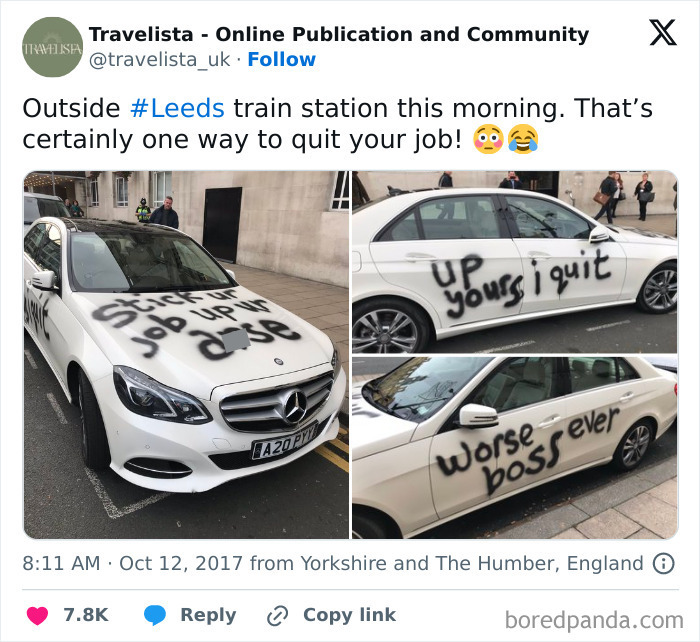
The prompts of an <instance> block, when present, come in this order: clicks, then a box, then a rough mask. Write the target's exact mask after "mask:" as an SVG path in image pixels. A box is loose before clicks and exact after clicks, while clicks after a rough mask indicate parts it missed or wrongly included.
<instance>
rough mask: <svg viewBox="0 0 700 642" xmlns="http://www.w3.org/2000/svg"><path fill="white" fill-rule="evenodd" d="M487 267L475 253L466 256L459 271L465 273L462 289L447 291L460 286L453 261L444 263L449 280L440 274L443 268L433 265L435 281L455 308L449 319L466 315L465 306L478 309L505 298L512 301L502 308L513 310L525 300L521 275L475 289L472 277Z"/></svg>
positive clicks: (488, 283) (506, 276)
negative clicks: (452, 286) (487, 303)
mask: <svg viewBox="0 0 700 642" xmlns="http://www.w3.org/2000/svg"><path fill="white" fill-rule="evenodd" d="M483 264H484V259H482V258H481V257H480V256H478V255H476V254H467V256H465V257H464V258H463V259H462V260H461V261H460V262H459V266H460V270H461V272H462V285H463V289H461V288H460V289H459V290H455V291H454V292H452V291H450V290H448V289H447V288H449V287H450V286H451V285H454V284H455V283H457V275H456V274H455V269H454V267H453V266H452V261H445V262H444V266H445V270H446V271H447V278H443V277H442V276H441V274H440V268H439V267H438V265H437V263H432V264H431V266H432V268H433V278H434V279H435V281H436V282H437V284H438V285H439V286H440V287H441V288H445V290H444V293H445V297H446V298H447V300H448V301H449V302H450V303H451V304H454V305H456V306H457V307H456V308H455V309H454V310H448V311H447V316H449V317H451V318H453V319H457V318H459V317H461V316H462V315H463V314H464V311H465V307H467V308H478V307H479V306H480V305H481V304H482V303H483V302H484V299H486V300H488V301H499V300H500V299H502V298H504V297H508V296H510V298H509V299H508V300H507V301H505V302H504V303H503V307H505V308H510V307H512V306H514V305H516V304H517V303H518V302H519V301H520V299H522V298H523V292H522V290H521V288H520V283H521V282H522V280H523V277H522V276H517V277H516V278H513V276H512V275H511V274H503V275H502V276H500V277H499V278H498V279H497V280H493V281H489V282H487V283H483V284H482V285H481V287H478V286H477V287H474V285H473V284H472V280H471V276H470V275H471V274H473V273H474V272H476V271H477V270H478V269H479V268H480V267H481V266H482V265H483Z"/></svg>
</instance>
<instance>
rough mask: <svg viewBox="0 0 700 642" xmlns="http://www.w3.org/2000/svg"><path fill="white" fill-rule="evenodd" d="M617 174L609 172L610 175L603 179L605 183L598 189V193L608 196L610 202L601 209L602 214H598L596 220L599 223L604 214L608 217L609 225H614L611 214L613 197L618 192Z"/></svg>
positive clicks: (606, 202)
mask: <svg viewBox="0 0 700 642" xmlns="http://www.w3.org/2000/svg"><path fill="white" fill-rule="evenodd" d="M614 177H615V172H608V175H607V176H606V177H605V178H604V179H603V182H602V183H601V184H600V187H599V188H598V191H599V192H600V193H601V194H602V195H603V196H607V197H608V200H607V201H605V204H604V205H602V207H601V208H600V212H598V214H596V216H595V220H596V221H597V220H598V219H599V218H600V217H601V216H603V214H605V215H606V216H607V219H608V223H612V215H611V213H610V205H611V203H610V201H611V200H612V197H613V195H614V194H615V191H616V190H617V182H616V181H615V178H614Z"/></svg>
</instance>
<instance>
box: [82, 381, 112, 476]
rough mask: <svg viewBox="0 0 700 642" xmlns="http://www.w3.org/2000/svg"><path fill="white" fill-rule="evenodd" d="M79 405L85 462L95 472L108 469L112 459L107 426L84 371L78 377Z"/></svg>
mask: <svg viewBox="0 0 700 642" xmlns="http://www.w3.org/2000/svg"><path fill="white" fill-rule="evenodd" d="M78 404H79V406H80V422H81V424H82V446H81V452H82V455H83V461H84V462H85V465H86V466H87V467H88V468H93V469H95V470H101V469H103V468H107V467H108V466H109V464H110V462H111V461H112V458H111V457H110V454H109V442H108V441H107V433H106V432H105V424H104V421H102V413H101V412H100V407H99V405H98V404H97V397H95V392H94V390H93V389H92V385H90V381H89V380H88V378H87V377H86V376H85V373H84V372H83V371H82V370H81V371H80V375H79V377H78Z"/></svg>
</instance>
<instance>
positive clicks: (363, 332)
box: [352, 299, 430, 354]
mask: <svg viewBox="0 0 700 642" xmlns="http://www.w3.org/2000/svg"><path fill="white" fill-rule="evenodd" d="M429 338H430V322H429V321H428V318H427V316H426V315H425V313H424V312H423V311H422V310H421V309H420V308H418V307H417V306H415V305H412V304H410V303H407V302H404V301H399V300H395V299H374V300H373V301H367V302H365V303H358V304H357V305H355V306H353V317H352V351H353V352H369V353H378V354H391V353H402V352H404V353H406V352H422V351H423V350H425V348H426V346H427V345H428V340H429Z"/></svg>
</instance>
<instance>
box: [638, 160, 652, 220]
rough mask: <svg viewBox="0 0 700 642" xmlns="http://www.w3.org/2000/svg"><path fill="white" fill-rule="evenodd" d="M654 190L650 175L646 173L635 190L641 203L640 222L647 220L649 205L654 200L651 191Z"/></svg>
mask: <svg viewBox="0 0 700 642" xmlns="http://www.w3.org/2000/svg"><path fill="white" fill-rule="evenodd" d="M653 189H654V186H653V185H652V183H651V181H650V180H649V174H647V173H646V172H645V173H644V174H642V180H641V181H639V183H637V187H635V188H634V195H635V196H636V197H637V200H638V201H639V220H640V221H646V220H647V203H650V202H651V201H652V199H653V196H652V195H651V191H652V190H653Z"/></svg>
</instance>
